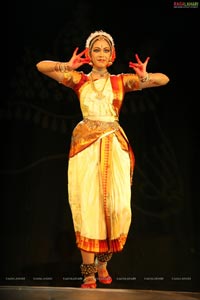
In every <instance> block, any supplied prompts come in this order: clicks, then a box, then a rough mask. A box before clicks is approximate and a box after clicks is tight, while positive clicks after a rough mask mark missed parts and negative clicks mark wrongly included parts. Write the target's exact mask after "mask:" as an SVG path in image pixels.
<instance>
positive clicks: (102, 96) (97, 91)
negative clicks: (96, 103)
mask: <svg viewBox="0 0 200 300" xmlns="http://www.w3.org/2000/svg"><path fill="white" fill-rule="evenodd" d="M106 73H108V72H106ZM108 78H109V73H108V74H107V76H106V78H105V83H104V85H103V88H102V89H101V90H97V88H96V86H95V84H94V80H93V78H92V74H90V79H91V85H92V89H93V91H94V92H95V93H96V98H97V99H99V100H101V99H103V98H104V97H105V96H104V95H103V91H104V88H105V86H106V83H107V81H108Z"/></svg>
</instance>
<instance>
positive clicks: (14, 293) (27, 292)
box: [0, 286, 200, 300]
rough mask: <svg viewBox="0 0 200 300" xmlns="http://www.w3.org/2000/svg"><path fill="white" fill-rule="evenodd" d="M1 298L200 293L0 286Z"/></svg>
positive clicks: (126, 298) (70, 299)
mask: <svg viewBox="0 0 200 300" xmlns="http://www.w3.org/2000/svg"><path fill="white" fill-rule="evenodd" d="M0 299H1V300H86V299H87V300H107V299H109V300H112V299H114V300H121V299H123V300H133V299H134V300H199V299H200V293H197V292H179V291H155V290H132V289H109V288H106V289H104V288H96V289H81V288H70V287H45V286H39V287H36V286H0Z"/></svg>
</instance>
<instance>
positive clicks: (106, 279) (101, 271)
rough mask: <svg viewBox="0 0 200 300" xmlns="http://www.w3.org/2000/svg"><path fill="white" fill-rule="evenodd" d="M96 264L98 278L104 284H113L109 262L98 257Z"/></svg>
mask: <svg viewBox="0 0 200 300" xmlns="http://www.w3.org/2000/svg"><path fill="white" fill-rule="evenodd" d="M96 266H97V272H98V280H99V282H101V283H103V284H111V282H112V277H111V276H110V275H109V273H108V271H107V262H100V261H98V260H97V259H96Z"/></svg>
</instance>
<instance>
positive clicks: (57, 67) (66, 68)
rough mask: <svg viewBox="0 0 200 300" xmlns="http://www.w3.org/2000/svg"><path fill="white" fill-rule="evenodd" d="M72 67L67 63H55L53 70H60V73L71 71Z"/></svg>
mask: <svg viewBox="0 0 200 300" xmlns="http://www.w3.org/2000/svg"><path fill="white" fill-rule="evenodd" d="M71 70H72V69H71V68H70V67H69V66H68V64H67V63H59V62H58V63H56V65H55V71H56V72H61V73H67V72H69V71H71Z"/></svg>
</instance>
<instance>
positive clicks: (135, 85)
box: [123, 74, 141, 92]
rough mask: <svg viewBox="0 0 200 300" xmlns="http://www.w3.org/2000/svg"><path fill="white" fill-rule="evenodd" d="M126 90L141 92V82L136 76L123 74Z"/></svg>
mask: <svg viewBox="0 0 200 300" xmlns="http://www.w3.org/2000/svg"><path fill="white" fill-rule="evenodd" d="M123 83H124V89H125V91H126V92H132V91H136V90H140V89H141V88H140V80H139V78H138V76H137V75H136V74H123Z"/></svg>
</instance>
